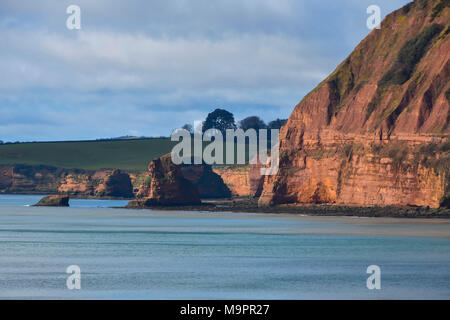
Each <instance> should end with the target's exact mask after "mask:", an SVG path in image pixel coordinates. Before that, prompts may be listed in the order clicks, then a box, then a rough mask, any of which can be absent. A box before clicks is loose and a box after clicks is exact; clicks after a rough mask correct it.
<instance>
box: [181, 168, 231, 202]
mask: <svg viewBox="0 0 450 320" xmlns="http://www.w3.org/2000/svg"><path fill="white" fill-rule="evenodd" d="M181 171H182V174H183V176H184V177H185V178H186V179H187V180H189V181H190V182H191V183H192V184H193V185H194V186H195V187H196V188H197V190H198V192H199V194H200V197H201V198H217V199H218V198H230V197H231V191H230V189H229V188H228V187H227V185H226V184H225V183H224V181H223V179H222V178H221V176H220V175H218V174H217V173H215V172H214V171H213V170H212V168H211V166H210V165H208V164H203V165H183V166H182V167H181Z"/></svg>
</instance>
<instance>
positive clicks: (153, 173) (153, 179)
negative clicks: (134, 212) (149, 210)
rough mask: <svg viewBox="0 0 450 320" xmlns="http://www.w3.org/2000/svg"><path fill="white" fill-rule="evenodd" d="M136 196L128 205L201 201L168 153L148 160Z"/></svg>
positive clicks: (144, 205) (170, 204) (177, 203)
mask: <svg viewBox="0 0 450 320" xmlns="http://www.w3.org/2000/svg"><path fill="white" fill-rule="evenodd" d="M137 197H138V198H139V199H138V200H135V201H132V202H130V204H129V207H146V206H159V205H167V206H172V205H197V204H200V203H201V201H200V195H199V193H198V190H197V188H196V187H195V186H194V185H193V184H192V183H191V182H190V181H189V180H187V179H186V178H185V177H184V176H183V173H182V171H181V166H180V165H176V164H174V163H173V162H172V159H171V157H170V154H166V155H164V156H162V157H160V158H156V159H154V160H152V161H151V162H150V165H149V166H148V175H147V180H146V181H144V184H143V185H142V186H141V188H140V190H139V191H138V193H137Z"/></svg>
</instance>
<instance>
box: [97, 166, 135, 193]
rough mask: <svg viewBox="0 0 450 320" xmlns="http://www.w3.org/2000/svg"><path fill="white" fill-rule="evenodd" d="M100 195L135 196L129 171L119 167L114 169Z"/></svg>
mask: <svg viewBox="0 0 450 320" xmlns="http://www.w3.org/2000/svg"><path fill="white" fill-rule="evenodd" d="M99 196H106V197H119V198H133V197H134V194H133V186H132V184H131V179H130V176H129V175H128V173H125V172H123V171H121V170H119V169H115V170H113V172H112V173H111V174H110V175H109V176H108V177H107V178H106V181H105V187H104V190H103V192H101V193H99Z"/></svg>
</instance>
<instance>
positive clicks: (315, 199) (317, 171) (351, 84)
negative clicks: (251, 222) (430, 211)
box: [260, 0, 450, 207]
mask: <svg viewBox="0 0 450 320" xmlns="http://www.w3.org/2000/svg"><path fill="white" fill-rule="evenodd" d="M449 21H450V8H449V1H448V0H433V1H431V0H430V1H424V0H420V1H414V2H413V3H410V4H408V5H406V6H405V7H403V8H401V9H399V10H397V11H395V12H393V13H391V14H390V15H388V16H387V17H386V18H385V19H384V21H383V22H382V24H381V29H379V30H378V29H374V30H373V31H372V32H371V33H370V34H369V36H367V37H366V38H365V39H364V40H363V41H362V42H361V43H360V44H359V45H358V46H357V47H356V48H355V50H354V51H353V52H352V53H351V55H350V56H349V57H348V58H347V59H345V60H344V61H343V62H342V63H341V64H340V65H339V66H338V67H337V69H336V70H335V71H334V72H333V73H332V74H331V75H330V76H329V77H328V78H326V79H325V80H324V81H323V82H322V83H320V84H319V85H318V86H317V87H316V88H315V89H314V90H313V91H311V92H310V93H309V94H308V95H307V96H306V97H305V98H304V99H303V100H302V101H301V102H300V103H299V104H298V105H297V106H296V107H295V109H294V111H293V112H292V114H291V116H290V117H289V120H288V122H287V124H286V125H285V126H284V127H283V128H282V129H281V132H280V170H279V171H278V174H277V175H276V176H268V177H266V180H265V182H264V188H263V192H262V195H261V198H260V204H261V205H266V204H287V203H330V204H339V205H359V206H370V205H380V206H385V205H413V206H431V207H438V206H439V205H440V204H445V203H448V197H449V193H450V190H449V175H450V174H449V173H450V168H449V166H450V143H449V140H448V138H449V133H450V114H449V100H450V81H449V79H450V61H449V58H450V36H449V33H450V30H449Z"/></svg>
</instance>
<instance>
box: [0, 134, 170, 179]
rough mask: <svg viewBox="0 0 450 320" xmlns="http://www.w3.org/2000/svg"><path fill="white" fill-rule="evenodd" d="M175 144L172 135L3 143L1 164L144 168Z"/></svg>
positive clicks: (140, 169) (138, 169)
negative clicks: (143, 137)
mask: <svg viewBox="0 0 450 320" xmlns="http://www.w3.org/2000/svg"><path fill="white" fill-rule="evenodd" d="M175 144H176V142H172V141H170V139H169V138H150V139H137V140H112V141H79V142H34V143H16V144H3V145H0V164H30V165H49V166H56V167H64V168H80V169H88V170H99V169H103V168H117V169H122V170H127V171H142V170H146V169H147V166H148V164H149V162H150V161H151V160H152V159H154V158H156V157H160V156H162V155H163V154H166V153H168V152H170V151H171V150H172V147H173V146H174V145H175Z"/></svg>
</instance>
